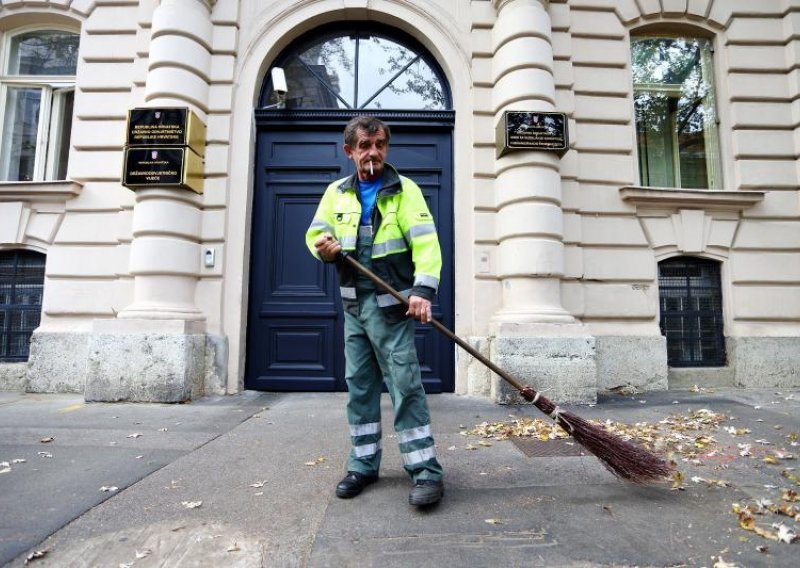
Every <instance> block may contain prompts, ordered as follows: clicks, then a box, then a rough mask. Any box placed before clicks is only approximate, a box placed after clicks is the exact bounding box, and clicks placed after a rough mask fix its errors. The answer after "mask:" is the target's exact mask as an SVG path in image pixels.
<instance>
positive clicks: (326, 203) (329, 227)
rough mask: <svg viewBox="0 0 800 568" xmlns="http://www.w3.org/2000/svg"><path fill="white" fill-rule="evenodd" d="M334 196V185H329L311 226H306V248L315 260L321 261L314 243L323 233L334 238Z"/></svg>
mask: <svg viewBox="0 0 800 568" xmlns="http://www.w3.org/2000/svg"><path fill="white" fill-rule="evenodd" d="M334 194H335V184H331V185H329V186H328V188H327V189H326V190H325V193H324V194H323V195H322V199H321V200H320V202H319V205H318V206H317V211H316V213H314V219H313V220H312V221H311V225H309V226H308V230H307V231H306V246H307V247H308V250H309V251H311V254H313V255H314V257H315V258H316V259H317V260H322V258H320V256H319V254H318V253H317V249H316V248H315V247H314V243H315V242H316V241H317V239H319V238H320V237H321V236H322V235H323V234H324V233H330V234H331V235H334V236H335V231H334V227H333V199H334Z"/></svg>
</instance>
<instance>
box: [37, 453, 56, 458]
mask: <svg viewBox="0 0 800 568" xmlns="http://www.w3.org/2000/svg"><path fill="white" fill-rule="evenodd" d="M36 453H37V454H39V455H40V456H42V457H43V458H52V457H53V454H51V453H50V452H36Z"/></svg>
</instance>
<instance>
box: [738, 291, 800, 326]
mask: <svg viewBox="0 0 800 568" xmlns="http://www.w3.org/2000/svg"><path fill="white" fill-rule="evenodd" d="M733 296H734V303H733V304H732V305H733V306H735V307H734V317H735V318H737V319H742V320H768V321H769V320H772V321H787V322H789V321H791V322H795V323H796V322H798V321H800V294H798V293H797V285H796V284H784V285H780V286H779V285H775V284H772V285H767V284H765V285H760V286H759V285H752V284H751V285H748V286H735V287H734V289H733Z"/></svg>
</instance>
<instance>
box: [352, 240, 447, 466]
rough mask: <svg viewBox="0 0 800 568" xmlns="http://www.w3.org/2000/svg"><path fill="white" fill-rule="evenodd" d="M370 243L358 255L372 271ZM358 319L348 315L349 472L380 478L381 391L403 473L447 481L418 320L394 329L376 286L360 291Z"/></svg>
mask: <svg viewBox="0 0 800 568" xmlns="http://www.w3.org/2000/svg"><path fill="white" fill-rule="evenodd" d="M370 251H371V239H370V238H369V237H368V236H364V235H360V236H359V239H358V245H357V250H356V254H357V256H358V259H359V261H361V262H362V264H366V265H367V266H369V265H370V264H371V263H370V257H369V254H370ZM356 288H357V297H358V308H359V313H358V315H357V316H356V315H353V314H350V313H345V316H344V318H345V319H344V337H345V359H346V364H345V380H346V381H347V388H348V389H349V392H350V396H349V400H348V403H347V419H348V423H349V424H350V436H351V439H352V443H353V446H352V449H351V451H350V458H349V461H348V467H347V469H348V471H357V472H360V473H364V474H367V475H373V474H377V473H378V470H379V468H380V463H381V454H382V449H381V448H382V445H381V390H382V386H383V382H384V381H385V382H386V387H387V389H388V390H389V396H390V397H391V400H392V406H393V407H394V429H395V432H396V433H397V438H398V442H399V444H400V453H401V455H402V458H403V467H404V468H405V470H406V471H407V472H408V474H409V475H410V476H411V478H412V480H413V481H417V480H420V479H432V480H441V479H442V467H441V466H440V465H439V462H438V461H437V459H436V450H435V448H434V442H433V435H432V433H431V425H430V413H429V411H428V403H427V400H426V398H425V391H424V390H423V387H422V378H421V376H420V369H419V360H418V359H417V351H416V348H415V347H414V320H413V319H410V318H409V319H407V320H404V321H401V322H397V323H389V322H387V321H386V319H385V318H384V316H383V314H382V313H381V308H380V307H378V302H377V297H376V290H375V286H374V285H373V284H371V283H370V282H367V281H364V280H359V281H358V282H357V285H356Z"/></svg>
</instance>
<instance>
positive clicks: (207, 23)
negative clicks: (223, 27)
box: [152, 0, 214, 51]
mask: <svg viewBox="0 0 800 568" xmlns="http://www.w3.org/2000/svg"><path fill="white" fill-rule="evenodd" d="M213 28H214V26H213V24H212V23H211V20H210V18H209V17H208V11H207V10H204V9H202V8H201V7H200V5H199V4H198V3H197V2H194V1H193V0H181V1H177V2H172V3H170V4H166V3H162V4H161V5H160V6H159V7H158V9H157V10H156V11H155V13H154V14H153V26H152V30H153V40H155V38H156V37H157V36H160V35H177V36H186V37H190V38H193V39H194V40H195V41H197V42H198V43H200V44H201V45H203V46H205V48H206V49H208V50H209V51H211V49H212V43H213V37H214V30H213Z"/></svg>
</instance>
